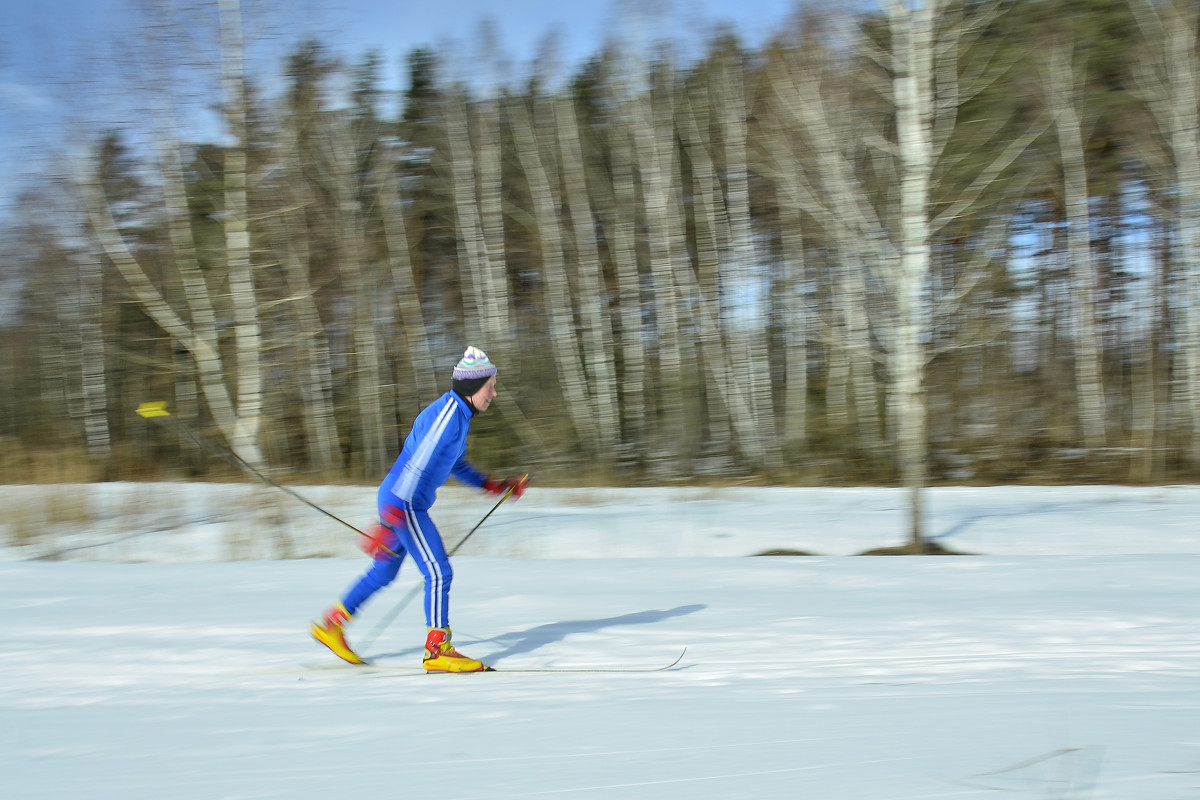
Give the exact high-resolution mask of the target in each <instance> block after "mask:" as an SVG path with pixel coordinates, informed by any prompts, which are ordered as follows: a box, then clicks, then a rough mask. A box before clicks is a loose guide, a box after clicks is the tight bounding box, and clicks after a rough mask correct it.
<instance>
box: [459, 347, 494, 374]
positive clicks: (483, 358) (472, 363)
mask: <svg viewBox="0 0 1200 800" xmlns="http://www.w3.org/2000/svg"><path fill="white" fill-rule="evenodd" d="M496 372H497V370H496V365H495V364H493V363H492V362H491V361H489V360H488V357H487V353H485V352H483V351H482V350H480V349H479V348H478V347H468V348H467V351H466V352H465V353H463V357H462V359H461V360H460V361H459V362H458V363H457V364H456V365H455V366H454V375H453V379H454V380H456V381H473V380H477V379H479V378H490V377H492V376H493V375H495V374H496Z"/></svg>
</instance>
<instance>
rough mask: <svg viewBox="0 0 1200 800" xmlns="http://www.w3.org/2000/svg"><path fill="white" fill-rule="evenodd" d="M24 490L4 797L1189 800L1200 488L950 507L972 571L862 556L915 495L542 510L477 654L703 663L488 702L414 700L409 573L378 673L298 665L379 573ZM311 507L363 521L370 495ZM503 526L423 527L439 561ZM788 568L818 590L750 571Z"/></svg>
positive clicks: (328, 663)
mask: <svg viewBox="0 0 1200 800" xmlns="http://www.w3.org/2000/svg"><path fill="white" fill-rule="evenodd" d="M26 491H32V490H27V489H25V488H24V487H0V502H3V503H4V504H5V508H6V510H8V511H9V512H10V513H9V514H7V515H6V517H7V519H8V525H9V526H10V527H9V528H8V529H7V530H6V531H4V532H0V533H3V535H5V536H6V537H7V538H6V539H3V540H0V541H6V542H8V544H7V546H6V547H4V548H3V549H2V550H0V558H2V559H3V561H0V613H2V614H3V619H5V620H6V622H7V623H8V624H7V625H6V630H5V632H6V635H5V636H4V637H3V640H2V641H0V797H4V798H8V797H13V798H47V799H49V798H55V800H57V799H58V798H79V800H93V799H95V800H102V799H104V798H113V799H114V800H115V799H117V798H120V800H140V799H141V798H154V799H155V800H159V799H161V798H172V800H175V799H179V800H190V799H191V798H195V799H196V800H201V799H202V800H215V799H220V800H225V799H228V800H233V799H234V798H239V799H240V798H286V799H287V800H308V799H309V798H311V799H312V800H328V798H331V797H389V798H391V797H395V798H407V797H454V798H461V799H463V800H466V799H468V798H481V799H482V798H488V799H489V800H490V799H491V798H520V797H571V798H758V797H788V798H791V797H797V798H811V799H812V800H857V799H861V800H906V799H907V798H978V797H1012V798H1128V800H1176V798H1178V799H1179V800H1182V799H1183V798H1200V528H1198V527H1197V524H1196V523H1197V520H1198V519H1200V489H1198V488H1197V487H1167V488H1159V489H1130V488H1120V487H1076V488H1032V487H1023V488H1002V489H951V490H937V491H933V492H930V494H929V500H930V514H929V530H930V533H931V535H933V536H934V537H936V538H937V540H938V541H939V542H940V543H941V544H943V545H944V546H946V547H948V548H951V549H954V550H957V551H962V552H970V553H975V554H978V555H972V556H964V557H904V558H894V557H846V556H847V555H848V554H851V553H856V552H861V551H862V550H866V549H869V548H873V547H880V546H887V545H895V544H899V543H901V541H902V540H903V536H904V533H903V520H904V518H905V509H904V502H903V495H902V494H901V493H899V492H897V491H895V490H887V489H726V490H721V491H712V490H699V489H675V490H665V489H656V490H599V489H597V490H586V491H585V490H574V491H567V490H549V489H540V490H539V489H536V488H535V489H531V490H530V492H529V493H528V494H527V495H526V497H525V498H523V499H522V500H521V501H519V502H517V503H510V504H505V505H504V506H502V507H501V508H500V510H498V511H497V512H496V513H495V515H494V516H492V517H491V518H490V519H489V520H488V521H487V522H486V523H485V524H484V526H483V527H481V528H480V529H479V531H478V532H477V533H476V534H475V535H474V536H473V537H472V538H471V540H470V541H469V542H468V543H467V545H466V546H465V547H464V548H463V550H462V551H461V554H460V555H459V556H457V557H456V558H455V569H456V572H455V589H454V594H453V608H454V611H453V622H454V627H455V638H456V643H457V644H458V645H459V646H460V648H461V649H462V650H463V651H464V652H466V653H467V654H468V655H472V656H475V657H478V658H481V659H483V660H484V661H487V662H489V663H492V664H493V665H495V666H496V667H497V668H498V669H500V670H503V669H505V668H507V669H520V668H522V667H542V666H551V667H574V666H582V667H622V666H643V665H646V666H654V665H659V664H666V663H669V662H670V661H671V660H672V659H674V658H675V657H676V656H677V655H679V653H680V652H681V651H682V650H683V649H684V648H685V647H686V648H687V652H686V655H685V656H684V658H683V660H682V661H681V662H680V664H679V665H678V667H676V668H675V669H672V670H670V671H666V672H655V673H637V674H621V673H554V674H527V673H514V674H504V673H503V672H497V673H489V674H476V675H425V674H423V673H422V672H421V671H420V670H419V669H416V667H417V666H418V665H419V660H420V645H421V642H422V641H423V638H424V627H423V620H422V619H421V618H420V612H419V603H418V602H415V601H414V602H412V603H409V604H408V605H404V604H405V602H406V600H407V599H408V597H409V596H410V592H411V591H412V589H413V588H414V586H415V577H414V575H415V572H414V570H412V569H411V567H409V568H408V569H406V570H405V571H404V572H402V574H401V578H400V579H399V580H398V581H397V583H396V584H395V585H394V586H393V587H391V588H390V589H389V590H388V591H387V592H386V593H384V594H383V595H381V596H380V597H378V598H377V599H376V600H375V601H374V602H373V604H372V605H371V606H369V607H368V608H367V609H366V611H365V612H364V613H363V614H362V616H361V618H360V619H359V620H358V621H356V623H355V625H354V626H353V628H352V635H351V639H352V641H356V642H358V643H359V644H360V645H361V646H362V649H363V650H364V651H365V652H366V653H367V654H368V655H371V656H374V657H375V659H376V661H377V662H378V663H379V664H381V665H384V666H387V667H393V668H390V669H380V670H355V669H353V668H350V667H341V666H339V665H338V664H339V662H336V660H334V659H333V657H332V656H331V655H329V654H328V653H326V652H323V651H322V650H321V648H319V647H318V646H317V645H316V644H314V643H313V642H311V640H309V639H308V638H307V635H306V633H305V627H306V625H307V622H308V620H309V618H310V617H311V616H312V615H314V614H316V613H317V612H318V611H320V610H321V609H322V608H323V607H324V606H326V605H327V604H328V603H329V602H330V601H332V600H333V599H335V598H336V597H337V595H338V594H339V593H340V592H341V590H342V589H343V588H344V587H345V585H346V584H347V583H348V582H349V581H350V580H351V579H353V578H354V577H355V576H356V575H357V574H358V572H359V571H360V570H361V569H362V568H363V567H364V566H365V560H364V559H362V558H361V557H359V558H353V557H352V554H353V553H354V552H355V550H354V542H353V539H354V536H353V534H351V533H349V532H347V531H346V530H345V529H344V528H342V527H341V526H340V525H338V524H337V523H335V522H333V521H332V520H329V519H328V518H325V517H322V516H321V515H320V514H316V513H315V512H312V511H311V510H309V509H307V508H305V507H304V506H303V505H300V504H297V503H295V502H294V501H292V500H290V499H289V498H286V497H285V496H284V497H282V502H279V503H275V502H273V501H271V500H264V499H263V498H262V496H261V494H260V493H256V491H255V490H253V489H252V488H250V487H213V486H205V485H183V484H170V485H151V486H136V487H135V486H132V485H124V484H116V485H96V486H88V487H74V488H71V487H67V488H64V487H57V488H55V489H54V490H53V491H54V492H56V496H57V497H58V498H59V502H58V509H57V511H55V512H54V514H57V516H54V515H53V514H52V515H51V516H48V517H46V518H45V519H41V518H39V517H38V514H42V513H45V514H51V512H50V511H48V510H40V509H34V510H30V504H29V502H28V500H27V499H26V498H25V497H24V495H23V494H22V492H26ZM300 491H301V493H303V494H305V496H308V497H310V498H311V499H313V500H314V501H315V502H318V503H321V504H322V505H326V506H328V507H329V508H330V510H333V511H334V512H335V513H338V514H339V515H341V516H343V518H345V519H347V520H348V521H350V522H352V523H353V524H365V522H366V521H367V520H369V518H370V513H371V500H372V494H373V492H372V490H371V489H369V488H367V489H362V488H357V489H347V488H333V487H314V488H310V489H302V490H300ZM80 498H82V499H80ZM489 507H490V503H489V501H488V500H487V499H486V498H478V497H475V496H473V495H471V494H467V493H464V492H462V491H461V490H445V491H444V492H443V498H442V500H441V502H440V503H439V505H438V506H437V507H436V509H435V518H436V519H437V520H438V522H439V524H440V525H441V527H442V530H443V533H444V534H445V536H446V539H447V541H448V542H450V543H451V544H453V542H455V541H457V538H458V537H459V536H461V534H462V533H465V532H466V531H467V530H469V529H470V527H471V526H472V525H474V524H475V522H477V521H478V520H479V518H480V517H482V515H483V514H484V513H486V512H487V510H488V508H489ZM15 509H19V511H15ZM72 509H74V510H72ZM14 519H18V520H19V522H20V524H21V525H22V526H25V527H23V528H22V529H21V531H17V530H16V529H15V528H13V527H12V526H14V525H16V523H15V522H13V520H14ZM70 519H73V520H74V522H68V520H70ZM55 520H57V522H55ZM176 520H181V521H182V522H184V523H185V524H184V525H182V526H177V525H176V524H175V521H176ZM42 524H45V525H56V526H57V527H56V528H55V531H56V535H55V536H54V537H52V538H51V537H44V536H32V535H31V534H30V533H29V531H30V530H35V531H36V530H39V527H38V526H39V525H42ZM18 533H19V534H20V535H17V534H18ZM773 549H778V550H795V551H805V552H810V553H816V554H819V555H815V556H812V557H783V558H777V557H771V558H767V557H763V558H748V557H744V556H749V555H752V554H754V553H757V552H762V551H765V550H773ZM316 555H327V556H333V557H326V558H313V557H305V558H300V559H296V558H295V557H298V556H316ZM282 556H289V557H292V558H293V560H281V558H280V557H282ZM38 557H42V558H54V559H57V560H30V559H34V558H38ZM230 559H249V560H230ZM398 606H400V613H399V614H398V615H396V616H395V618H394V620H392V621H389V618H390V617H391V614H392V612H393V611H395V610H396V609H397V607H398Z"/></svg>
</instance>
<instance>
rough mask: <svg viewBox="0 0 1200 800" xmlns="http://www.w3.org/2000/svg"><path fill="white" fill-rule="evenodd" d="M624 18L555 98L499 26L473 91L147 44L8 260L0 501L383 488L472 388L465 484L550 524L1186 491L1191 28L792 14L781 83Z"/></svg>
mask: <svg viewBox="0 0 1200 800" xmlns="http://www.w3.org/2000/svg"><path fill="white" fill-rule="evenodd" d="M631 8H634V10H633V11H631V12H630V14H631V18H630V19H629V20H627V21H626V22H627V23H628V24H627V25H625V26H624V30H623V33H622V35H619V36H618V35H614V36H613V37H612V38H611V40H610V43H609V44H608V45H607V46H606V47H604V48H603V49H602V50H601V51H599V52H597V53H595V54H594V55H593V56H592V57H591V58H589V59H588V60H587V61H586V62H585V63H583V64H582V65H579V66H578V67H575V68H572V69H569V70H568V69H565V68H564V67H563V66H562V65H561V63H560V62H561V59H560V58H558V57H556V53H555V42H554V38H553V36H547V38H546V42H545V47H544V50H543V52H542V53H540V54H539V56H538V57H537V58H536V59H534V60H533V61H531V62H530V63H529V65H527V66H526V67H522V68H518V69H514V68H512V67H511V66H508V67H506V66H505V65H504V63H502V62H503V59H502V58H501V56H500V55H499V54H497V53H496V52H495V51H496V48H495V46H494V42H492V41H491V40H490V39H489V29H488V26H487V25H486V24H484V25H481V26H479V29H478V32H477V33H476V35H475V39H474V40H473V43H472V47H473V50H472V52H473V53H474V57H473V58H472V59H470V63H471V64H472V65H473V66H472V67H471V68H469V69H468V68H467V67H466V66H464V59H463V58H461V57H459V56H458V55H456V54H454V53H450V52H442V51H439V50H438V49H437V48H433V47H429V48H421V49H417V50H413V51H412V52H411V53H409V54H408V56H407V58H406V60H405V61H404V63H403V64H400V65H388V64H384V63H382V59H381V58H380V56H379V54H378V53H374V52H367V53H350V54H343V53H339V52H337V50H336V48H335V47H333V46H332V45H330V44H329V43H327V42H322V41H318V40H308V41H297V42H292V43H289V44H288V55H287V56H286V60H285V63H283V64H274V65H267V64H264V63H262V61H261V60H259V59H255V58H252V57H251V56H250V49H251V35H250V34H249V33H248V32H247V31H248V30H249V26H248V25H247V24H246V23H247V20H248V19H251V18H252V16H253V13H254V5H253V4H252V3H250V2H248V0H244V2H243V3H242V4H240V5H239V3H238V2H237V0H216V2H210V3H204V4H202V5H201V6H200V7H199V8H192V9H191V10H190V12H189V14H190V16H187V17H186V18H184V17H183V16H182V15H181V14H180V13H177V12H178V9H175V8H173V7H171V5H170V4H150V5H149V6H148V9H150V10H147V11H146V12H145V13H146V15H147V18H146V19H145V26H144V28H143V29H141V30H139V31H138V32H137V35H136V36H135V37H134V38H133V41H134V42H135V43H136V46H131V47H129V48H128V58H129V64H128V65H127V73H128V74H129V75H130V78H129V80H130V81H131V84H130V85H131V86H133V87H135V88H136V89H137V96H138V97H139V98H140V102H142V103H143V108H144V110H145V113H144V114H140V115H138V116H137V117H136V118H132V117H131V119H130V121H129V122H128V123H127V124H124V125H106V126H103V127H90V128H89V127H88V126H86V125H81V126H80V129H79V130H78V131H76V132H75V133H76V137H75V138H76V139H77V140H78V141H79V142H82V143H83V146H82V147H77V148H74V149H73V150H72V151H71V152H70V153H67V152H63V153H62V154H61V155H59V156H57V157H56V158H55V159H54V161H53V163H54V164H56V165H57V166H56V167H55V168H54V169H52V170H49V171H47V174H44V175H42V176H40V179H39V180H38V181H37V182H36V184H35V185H30V186H28V187H26V188H25V189H24V190H23V192H22V194H21V197H20V202H19V204H17V207H16V212H15V213H14V214H13V215H12V216H11V217H10V218H9V219H6V220H4V221H3V226H2V228H0V237H2V239H3V244H4V252H5V254H6V258H5V259H4V261H3V266H2V267H0V270H2V272H0V281H3V284H4V286H5V287H6V294H7V295H8V296H9V298H10V302H9V303H7V305H6V306H5V307H4V313H3V315H2V316H0V387H2V388H0V403H2V404H3V409H2V412H0V426H2V427H0V442H2V443H3V448H0V480H3V481H4V482H9V483H16V482H25V481H47V482H49V481H95V480H139V479H151V478H153V479H160V478H163V477H175V478H196V479H222V478H228V477H230V476H231V475H232V474H233V473H234V470H233V468H232V467H230V466H229V465H228V464H225V463H224V462H222V461H221V460H220V459H216V458H214V457H212V456H211V455H210V454H208V453H205V452H203V451H201V450H199V449H198V448H196V447H195V446H192V445H190V444H189V443H188V442H187V441H185V440H181V439H180V438H179V437H177V436H175V435H173V434H172V433H171V432H170V431H168V430H164V429H162V428H160V427H158V426H154V425H151V424H148V423H147V421H146V420H144V419H141V418H140V417H138V416H137V415H136V414H135V413H134V409H135V408H136V407H137V406H138V405H139V404H140V403H143V402H146V401H164V402H167V403H168V405H169V407H170V408H171V410H172V414H173V415H174V418H175V419H176V420H177V421H178V422H179V423H180V424H181V425H186V426H187V427H188V429H189V430H192V431H195V432H196V433H198V434H201V435H203V436H205V437H207V438H209V439H211V440H213V441H216V442H219V443H221V445H222V446H223V447H227V448H229V449H230V451H232V452H234V453H236V454H237V455H238V456H239V457H240V458H244V459H245V460H246V461H247V462H248V463H250V464H254V465H256V466H257V467H259V468H261V469H264V470H268V471H269V473H270V474H271V475H273V476H275V478H276V479H278V480H288V481H297V482H298V481H304V482H315V481H325V482H362V483H370V482H373V481H375V480H377V479H378V478H379V477H380V476H381V475H382V474H383V473H384V472H386V470H387V468H388V466H390V464H391V462H392V460H393V459H394V458H395V455H396V453H397V452H398V450H399V447H400V444H401V442H402V440H403V438H404V436H405V435H406V434H407V431H408V426H410V425H411V423H412V420H413V418H414V417H415V415H416V413H417V412H418V411H419V410H420V409H421V408H422V407H423V406H424V404H426V403H428V402H430V401H431V400H432V399H434V398H435V397H436V396H437V395H439V394H440V393H442V392H444V391H446V390H447V389H449V379H450V371H451V368H452V367H453V365H454V363H455V362H456V361H457V359H458V357H459V356H460V355H461V354H462V351H463V349H464V348H465V346H466V345H468V344H470V345H475V346H478V347H480V348H482V349H484V350H485V351H486V352H487V353H488V354H489V356H490V357H491V359H492V361H493V362H495V363H496V364H497V365H498V366H499V370H500V375H499V383H498V389H499V392H500V396H499V398H498V399H497V401H496V403H495V404H494V405H493V408H492V410H491V411H489V413H488V414H486V415H483V416H481V417H480V418H479V419H478V420H476V422H475V423H474V432H473V435H472V443H471V450H470V457H471V458H472V460H473V461H475V462H476V463H478V464H480V465H482V466H483V467H484V468H485V469H488V470H491V471H496V472H501V471H504V470H517V469H519V470H524V471H527V472H530V473H532V474H533V475H534V476H535V480H537V481H540V482H542V483H543V484H545V485H599V484H605V485H651V484H655V485H658V484H678V483H688V482H693V483H698V484H721V483H728V482H738V483H753V484H779V485H832V484H877V485H903V486H906V487H910V488H912V489H914V490H917V489H919V488H920V487H922V486H926V485H931V484H972V483H977V484H995V483H1065V482H1075V483H1079V482H1115V483H1134V484H1138V483H1171V482H1188V481H1193V480H1195V479H1196V478H1197V477H1200V471H1198V469H1197V467H1198V466H1200V60H1198V55H1197V34H1198V30H1200V7H1198V4H1197V3H1194V2H1183V1H1182V0H928V2H924V3H910V2H900V0H883V1H882V2H880V3H879V4H878V5H877V6H872V7H870V8H865V9H864V8H863V7H861V6H855V5H847V6H844V7H839V6H837V5H836V4H834V5H831V4H827V3H812V4H800V5H798V6H797V7H796V12H795V14H794V16H793V17H792V18H791V19H790V20H789V21H788V23H787V25H786V26H783V27H782V28H781V29H780V30H778V31H777V32H776V34H775V35H774V36H773V37H772V38H771V39H770V40H769V41H766V42H765V43H764V44H762V45H761V46H755V47H749V46H747V45H746V44H744V43H743V42H741V41H740V40H739V39H738V37H737V36H735V35H734V34H733V33H731V32H730V31H727V30H721V29H717V30H713V31H712V33H711V36H710V37H708V38H707V39H706V40H704V41H703V42H699V43H698V42H694V41H692V42H688V43H687V47H684V46H683V43H680V42H677V41H672V40H670V39H661V38H657V37H656V36H654V35H652V34H651V33H649V32H650V31H653V30H654V29H655V26H654V24H653V23H654V20H653V19H652V18H649V17H651V16H652V11H651V10H649V9H647V10H645V11H644V12H642V14H641V16H642V18H640V19H639V18H637V17H638V16H639V13H638V12H637V11H636V7H631ZM152 11H153V13H152ZM183 42H186V43H187V44H188V46H186V47H185V46H182V44H181V43H183ZM393 68H394V69H398V70H402V71H403V81H402V83H403V88H402V89H401V90H399V91H398V92H396V93H391V94H395V95H396V96H391V94H389V91H387V90H385V89H384V88H382V87H383V85H384V83H385V81H384V77H385V75H386V73H387V70H390V69H393ZM268 73H270V74H276V73H279V74H282V75H284V76H285V80H284V81H283V83H282V85H280V84H279V82H276V81H272V80H269V79H268ZM114 90H115V91H123V88H122V87H114ZM81 91H82V89H81ZM130 91H131V92H132V90H130ZM197 96H198V97H200V98H201V99H200V100H199V101H197V100H196V97H197ZM189 102H190V103H198V104H199V106H201V107H203V108H205V109H207V110H208V111H209V113H211V116H212V119H213V120H214V122H213V124H212V125H210V126H208V128H207V129H206V130H201V131H200V132H199V133H197V127H196V126H195V125H192V124H190V123H189V122H188V120H189V119H192V118H194V109H192V110H189V108H187V107H186V104H187V103H189ZM47 146H48V147H50V146H52V145H50V144H48V145H47Z"/></svg>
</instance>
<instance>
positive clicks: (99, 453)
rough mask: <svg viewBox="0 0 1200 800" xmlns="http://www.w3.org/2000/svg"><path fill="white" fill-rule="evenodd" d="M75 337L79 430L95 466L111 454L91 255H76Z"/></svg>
mask: <svg viewBox="0 0 1200 800" xmlns="http://www.w3.org/2000/svg"><path fill="white" fill-rule="evenodd" d="M78 268H79V313H80V320H79V337H80V342H79V346H80V351H79V357H80V372H81V380H82V386H81V392H82V397H83V403H82V409H81V412H82V414H83V431H84V440H85V441H86V443H87V450H88V455H90V456H91V457H92V458H93V459H94V460H95V461H96V462H97V463H100V462H103V461H104V460H106V459H107V458H108V457H109V455H110V454H111V452H112V435H111V433H110V431H109V425H108V370H107V368H106V367H105V364H106V361H105V347H104V340H105V337H104V325H103V314H104V274H103V272H102V271H101V267H100V258H99V257H98V255H97V254H96V253H94V252H91V251H90V250H89V251H86V252H81V253H80V255H79V262H78Z"/></svg>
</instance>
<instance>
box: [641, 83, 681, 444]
mask: <svg viewBox="0 0 1200 800" xmlns="http://www.w3.org/2000/svg"><path fill="white" fill-rule="evenodd" d="M670 92H671V88H670V87H669V86H666V87H663V88H662V93H663V95H664V96H663V97H662V98H660V99H657V100H656V99H655V97H654V92H653V91H652V90H651V89H650V88H647V89H646V91H644V92H642V93H639V94H638V95H637V96H635V97H634V99H633V109H634V117H633V121H632V122H633V136H634V143H635V147H636V164H637V167H638V174H639V176H640V178H641V181H640V183H641V190H642V198H643V203H644V210H645V220H646V243H647V247H648V249H649V252H650V279H651V281H652V285H653V292H652V295H653V300H652V307H653V309H654V325H655V333H656V336H655V347H654V350H655V352H656V353H657V355H658V359H657V364H658V372H657V375H656V376H655V381H656V383H657V388H658V390H659V392H661V393H663V394H665V395H666V396H668V397H670V396H672V395H679V394H680V393H682V392H683V379H682V378H683V374H682V357H681V355H680V340H679V337H680V332H679V298H678V293H677V289H676V287H677V282H676V279H675V261H674V259H675V258H676V256H677V254H676V253H675V252H673V250H672V246H671V245H672V241H673V238H674V235H675V232H676V225H675V220H676V206H675V198H674V192H675V190H676V186H675V184H674V181H673V180H672V177H673V175H674V174H675V170H674V166H675V137H674V125H673V122H674V120H673V105H674V104H673V102H672V101H671V98H670ZM682 421H683V415H682V414H679V413H676V412H675V411H674V410H671V411H669V412H668V413H666V414H664V415H663V416H662V419H661V421H660V423H661V424H658V425H656V428H655V432H654V436H653V437H652V441H654V442H655V443H656V449H657V452H656V453H654V457H655V458H656V459H659V460H661V461H662V462H663V463H666V464H675V463H676V462H677V461H678V454H679V452H680V451H679V446H680V445H681V444H682V441H681V440H682V437H683V435H684V430H683V425H682Z"/></svg>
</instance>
